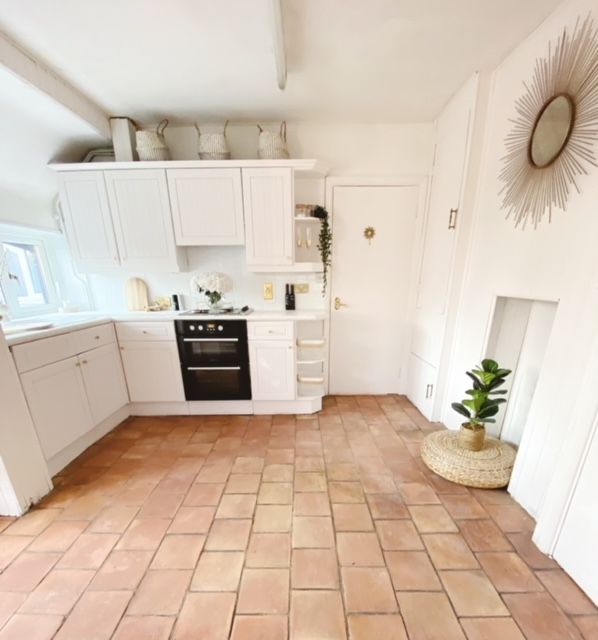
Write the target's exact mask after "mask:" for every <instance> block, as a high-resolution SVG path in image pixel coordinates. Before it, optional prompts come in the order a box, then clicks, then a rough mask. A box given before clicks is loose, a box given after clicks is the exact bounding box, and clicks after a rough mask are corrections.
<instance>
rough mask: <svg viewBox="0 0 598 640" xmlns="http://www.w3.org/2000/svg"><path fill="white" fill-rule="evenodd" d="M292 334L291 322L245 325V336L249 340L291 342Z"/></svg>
mask: <svg viewBox="0 0 598 640" xmlns="http://www.w3.org/2000/svg"><path fill="white" fill-rule="evenodd" d="M294 334H295V323H294V322H293V321H284V322H248V323H247V336H248V338H249V339H250V340H292V339H293V336H294Z"/></svg>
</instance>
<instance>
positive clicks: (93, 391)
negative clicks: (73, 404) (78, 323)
mask: <svg viewBox="0 0 598 640" xmlns="http://www.w3.org/2000/svg"><path fill="white" fill-rule="evenodd" d="M79 364H80V365H81V373H82V374H83V383H84V384H85V391H86V393H87V400H88V401H89V410H90V412H91V417H92V418H93V423H94V425H96V424H99V423H100V422H102V420H105V419H106V418H108V417H109V416H111V415H112V414H113V413H114V412H115V411H118V409H120V408H121V407H124V406H125V405H126V404H127V402H129V396H128V394H127V385H126V383H125V376H124V373H123V368H122V363H121V361H120V354H119V350H118V347H117V346H116V344H114V343H113V344H107V345H105V346H103V347H100V348H99V349H93V350H92V351H88V352H87V353H84V354H83V355H80V356H79Z"/></svg>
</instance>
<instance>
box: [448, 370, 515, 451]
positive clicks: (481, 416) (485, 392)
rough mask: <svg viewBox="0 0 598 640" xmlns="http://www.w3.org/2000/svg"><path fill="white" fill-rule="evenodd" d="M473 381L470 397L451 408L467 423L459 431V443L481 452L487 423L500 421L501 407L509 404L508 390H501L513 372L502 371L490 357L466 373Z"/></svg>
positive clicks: (452, 405) (468, 393)
mask: <svg viewBox="0 0 598 640" xmlns="http://www.w3.org/2000/svg"><path fill="white" fill-rule="evenodd" d="M465 373H466V374H467V375H468V376H469V377H470V378H471V380H472V381H473V389H467V391H466V392H465V393H466V394H467V395H468V396H469V398H467V399H465V400H463V402H453V403H452V404H451V407H452V408H453V409H454V410H455V411H456V412H457V413H460V414H461V415H462V416H465V417H466V418H467V422H464V423H463V424H462V425H461V431H460V432H459V444H460V445H461V446H462V447H463V448H464V449H469V450H470V451H479V450H480V449H481V448H482V447H483V446H484V438H485V437H486V428H485V426H484V425H485V424H486V423H493V422H496V420H494V416H495V415H496V414H497V413H498V410H499V408H500V405H501V404H503V403H504V402H506V401H507V400H506V398H504V397H501V398H497V397H496V396H505V395H506V394H507V391H506V389H499V387H501V386H502V385H503V384H504V382H505V379H506V377H507V376H508V375H509V374H510V373H511V370H510V369H501V368H500V367H499V366H498V363H497V362H495V361H494V360H491V359H489V358H486V359H485V360H482V364H481V366H480V367H478V368H477V369H472V370H471V371H466V372H465Z"/></svg>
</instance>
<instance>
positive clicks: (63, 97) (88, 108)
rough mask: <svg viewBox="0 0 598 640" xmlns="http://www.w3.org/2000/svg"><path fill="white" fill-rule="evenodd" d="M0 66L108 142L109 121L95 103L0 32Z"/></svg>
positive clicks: (109, 134)
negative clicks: (64, 109)
mask: <svg viewBox="0 0 598 640" xmlns="http://www.w3.org/2000/svg"><path fill="white" fill-rule="evenodd" d="M0 66H2V67H4V69H6V70H7V71H8V72H9V73H11V74H12V75H14V76H16V77H17V78H18V79H19V80H21V81H23V82H25V83H26V84H28V85H30V86H32V87H34V88H35V89H37V90H38V91H41V92H42V93H44V94H45V95H47V96H48V97H50V98H51V99H52V100H54V101H55V102H58V103H59V104H61V105H62V106H63V107H65V108H66V109H68V110H69V111H71V112H72V113H74V114H75V115H77V116H78V117H79V118H81V119H82V120H84V121H85V122H87V124H89V125H90V126H91V127H92V128H93V129H95V130H96V131H97V132H98V133H99V134H100V135H101V136H103V137H104V138H107V139H109V138H110V136H111V133H110V121H109V118H108V116H107V115H106V114H105V113H104V111H103V110H102V109H101V108H100V107H99V106H98V105H97V104H95V102H93V101H92V100H90V99H89V98H88V97H87V96H85V95H84V94H83V93H81V92H80V91H79V90H78V89H75V87H73V86H72V85H71V84H69V83H68V82H66V81H65V80H64V79H63V78H61V77H60V76H59V75H57V74H56V73H55V72H54V71H52V70H51V69H50V68H48V67H47V66H45V65H44V64H43V63H42V62H40V61H39V60H36V59H35V57H34V56H32V55H31V54H29V53H28V52H27V51H25V50H24V49H23V48H22V47H20V46H19V45H18V44H16V43H15V42H14V41H13V40H11V39H10V38H9V37H8V36H7V35H6V34H4V33H2V32H0Z"/></svg>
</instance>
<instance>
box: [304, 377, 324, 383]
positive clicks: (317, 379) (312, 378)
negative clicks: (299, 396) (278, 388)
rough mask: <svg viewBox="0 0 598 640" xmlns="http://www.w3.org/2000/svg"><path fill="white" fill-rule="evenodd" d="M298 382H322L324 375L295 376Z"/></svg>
mask: <svg viewBox="0 0 598 640" xmlns="http://www.w3.org/2000/svg"><path fill="white" fill-rule="evenodd" d="M297 382H298V383H299V384H324V376H297Z"/></svg>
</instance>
